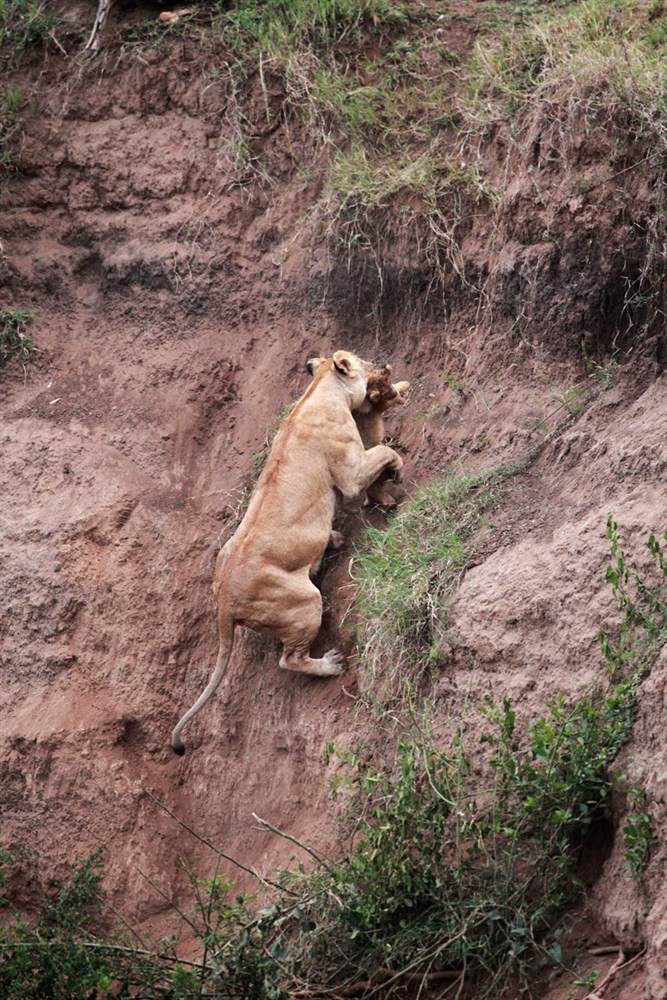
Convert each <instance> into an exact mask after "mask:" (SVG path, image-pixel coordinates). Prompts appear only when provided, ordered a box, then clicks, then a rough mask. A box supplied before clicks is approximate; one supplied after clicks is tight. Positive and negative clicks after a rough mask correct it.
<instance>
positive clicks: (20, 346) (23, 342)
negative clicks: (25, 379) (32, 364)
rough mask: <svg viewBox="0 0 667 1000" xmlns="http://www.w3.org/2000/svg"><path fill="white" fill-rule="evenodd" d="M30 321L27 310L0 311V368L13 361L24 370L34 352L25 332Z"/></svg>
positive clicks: (32, 344) (29, 314)
mask: <svg viewBox="0 0 667 1000" xmlns="http://www.w3.org/2000/svg"><path fill="white" fill-rule="evenodd" d="M32 320H33V316H32V313H31V312H30V310H28V309H10V310H0V368H2V367H3V366H4V365H6V364H7V363H8V362H9V361H11V360H13V359H15V360H17V361H18V362H19V364H21V365H22V366H23V369H24V370H25V368H26V367H27V365H28V362H29V361H30V358H31V356H32V353H33V351H34V350H35V345H34V343H33V340H32V338H31V337H30V335H29V334H28V333H27V332H26V331H27V327H28V324H29V323H31V322H32Z"/></svg>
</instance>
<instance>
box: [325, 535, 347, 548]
mask: <svg viewBox="0 0 667 1000" xmlns="http://www.w3.org/2000/svg"><path fill="white" fill-rule="evenodd" d="M344 545H345V535H343V534H341V533H340V531H332V532H331V534H330V535H329V545H328V547H329V548H330V549H342V547H343V546H344Z"/></svg>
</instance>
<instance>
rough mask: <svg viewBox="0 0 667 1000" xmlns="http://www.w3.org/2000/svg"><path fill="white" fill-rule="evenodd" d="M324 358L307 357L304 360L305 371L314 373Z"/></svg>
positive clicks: (310, 373)
mask: <svg viewBox="0 0 667 1000" xmlns="http://www.w3.org/2000/svg"><path fill="white" fill-rule="evenodd" d="M324 361H326V358H308V360H307V361H306V371H307V372H308V374H309V375H314V374H315V372H316V371H317V369H318V368H319V367H320V365H321V364H322V363H323V362H324Z"/></svg>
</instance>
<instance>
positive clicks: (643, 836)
mask: <svg viewBox="0 0 667 1000" xmlns="http://www.w3.org/2000/svg"><path fill="white" fill-rule="evenodd" d="M647 800H648V795H647V793H646V790H645V789H643V788H639V787H637V786H635V787H634V788H632V789H631V792H630V801H631V809H632V810H633V811H632V812H631V813H630V814H629V815H628V817H627V819H626V821H625V824H624V826H623V843H624V844H625V865H626V868H627V870H628V874H629V875H630V878H632V879H633V880H634V881H635V882H640V883H641V881H642V879H643V876H644V869H645V868H646V865H647V864H648V859H649V856H650V853H651V849H652V848H653V847H654V846H655V845H656V844H657V842H658V838H657V836H656V834H655V832H654V830H653V827H652V825H651V817H650V815H649V813H648V811H647Z"/></svg>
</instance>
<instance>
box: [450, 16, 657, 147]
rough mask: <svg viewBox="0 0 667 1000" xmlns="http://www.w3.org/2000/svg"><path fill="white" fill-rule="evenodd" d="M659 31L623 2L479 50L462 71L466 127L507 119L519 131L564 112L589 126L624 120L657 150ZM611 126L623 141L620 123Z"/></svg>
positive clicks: (536, 24)
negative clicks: (651, 140)
mask: <svg viewBox="0 0 667 1000" xmlns="http://www.w3.org/2000/svg"><path fill="white" fill-rule="evenodd" d="M662 26H663V22H662V20H658V21H655V20H653V21H651V20H650V19H649V17H647V16H646V15H642V14H639V15H638V12H637V9H636V7H635V5H633V4H630V3H627V2H625V0H586V2H584V3H580V4H576V5H573V6H572V7H571V8H569V9H568V10H567V11H566V12H565V13H562V14H559V15H558V16H556V17H553V16H549V17H545V16H541V17H539V18H537V19H535V20H533V21H532V22H531V23H529V24H528V26H525V27H522V28H519V29H516V30H510V31H507V32H501V33H500V37H499V38H498V39H497V40H496V41H495V42H492V43H489V42H480V43H479V44H478V45H477V46H476V49H475V52H474V55H473V57H472V59H471V61H470V63H469V65H468V67H467V71H466V76H467V87H468V93H467V98H466V99H464V100H463V102H462V109H463V111H464V115H465V118H466V122H467V124H468V126H473V127H476V128H484V127H488V126H489V125H493V124H497V123H498V122H500V121H509V120H510V119H513V122H514V125H515V131H518V130H521V129H526V128H527V127H528V121H527V120H528V119H530V120H533V119H534V118H535V116H536V114H539V113H540V112H544V113H547V114H548V115H549V116H550V117H552V118H557V117H559V116H562V114H563V111H564V110H566V111H567V112H568V113H573V112H575V111H576V112H577V113H578V114H579V115H580V116H581V117H582V118H583V119H584V120H586V119H588V120H589V121H593V120H596V119H597V120H600V119H601V118H606V119H607V120H613V119H614V118H615V117H617V116H618V115H623V114H629V115H630V117H631V127H632V128H633V130H635V131H636V132H637V134H643V135H647V136H653V137H655V138H657V139H659V141H660V144H661V147H662V148H663V149H664V148H665V144H666V138H667V128H666V124H667V106H666V105H665V102H664V89H665V79H666V78H665V72H666V71H665V54H666V40H665V39H664V38H662V35H661V28H662ZM523 114H525V116H526V118H522V117H521V116H522V115H523ZM618 124H619V126H620V127H622V128H623V129H624V130H625V132H626V136H625V138H626V140H627V129H628V121H627V119H626V118H623V120H622V122H619V123H618Z"/></svg>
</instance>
